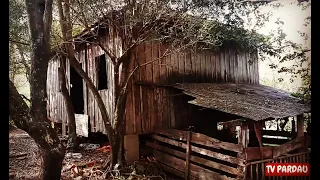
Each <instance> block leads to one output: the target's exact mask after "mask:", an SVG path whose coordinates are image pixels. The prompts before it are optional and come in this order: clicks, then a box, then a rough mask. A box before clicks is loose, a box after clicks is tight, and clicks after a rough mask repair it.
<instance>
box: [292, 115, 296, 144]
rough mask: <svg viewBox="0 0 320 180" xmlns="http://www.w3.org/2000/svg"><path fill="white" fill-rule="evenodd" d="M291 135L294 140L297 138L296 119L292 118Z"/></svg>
mask: <svg viewBox="0 0 320 180" xmlns="http://www.w3.org/2000/svg"><path fill="white" fill-rule="evenodd" d="M291 135H292V139H294V138H296V121H295V118H294V117H292V121H291Z"/></svg>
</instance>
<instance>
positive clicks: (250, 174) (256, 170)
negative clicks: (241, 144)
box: [244, 152, 311, 180]
mask: <svg viewBox="0 0 320 180" xmlns="http://www.w3.org/2000/svg"><path fill="white" fill-rule="evenodd" d="M310 159H311V153H310V152H303V153H296V154H291V155H285V156H281V157H278V158H276V159H266V160H261V161H254V162H249V163H247V164H246V167H245V172H246V173H245V178H244V179H246V180H261V179H262V180H280V179H281V180H282V179H295V180H308V179H311V178H310V176H300V177H284V176H282V177H280V176H279V177H278V176H265V164H266V163H269V162H273V163H310Z"/></svg>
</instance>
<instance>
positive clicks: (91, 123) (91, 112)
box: [87, 45, 96, 132]
mask: <svg viewBox="0 0 320 180" xmlns="http://www.w3.org/2000/svg"><path fill="white" fill-rule="evenodd" d="M91 46H92V45H89V46H87V51H88V56H87V58H88V59H87V62H88V75H89V77H90V79H91V80H92V76H93V72H92V61H93V60H92V49H91ZM92 101H93V96H92V92H91V91H89V94H88V113H89V116H90V117H89V119H90V125H91V131H92V132H96V127H95V125H96V123H95V119H94V117H93V114H94V112H93V108H92V106H93V102H92Z"/></svg>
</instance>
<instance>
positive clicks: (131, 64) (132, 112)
mask: <svg viewBox="0 0 320 180" xmlns="http://www.w3.org/2000/svg"><path fill="white" fill-rule="evenodd" d="M134 61H135V53H134V50H133V52H131V54H130V62H129V67H128V70H129V72H132V71H133V69H134V63H135V62H134ZM135 76H136V73H135V74H134V75H133V77H132V78H131V82H130V91H129V93H130V96H131V100H130V101H129V100H127V104H128V103H129V104H131V105H130V109H129V110H128V112H127V114H128V116H129V117H130V118H129V120H130V121H132V123H133V130H132V132H133V133H137V126H136V111H135V98H134V91H135V87H134V82H135ZM126 121H128V120H127V119H126ZM126 126H127V125H126Z"/></svg>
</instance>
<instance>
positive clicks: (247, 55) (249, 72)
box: [244, 53, 253, 83]
mask: <svg viewBox="0 0 320 180" xmlns="http://www.w3.org/2000/svg"><path fill="white" fill-rule="evenodd" d="M244 57H245V59H246V64H247V75H248V83H252V82H253V80H252V74H251V63H250V56H249V54H248V53H245V54H244Z"/></svg>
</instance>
